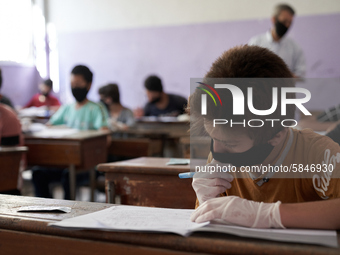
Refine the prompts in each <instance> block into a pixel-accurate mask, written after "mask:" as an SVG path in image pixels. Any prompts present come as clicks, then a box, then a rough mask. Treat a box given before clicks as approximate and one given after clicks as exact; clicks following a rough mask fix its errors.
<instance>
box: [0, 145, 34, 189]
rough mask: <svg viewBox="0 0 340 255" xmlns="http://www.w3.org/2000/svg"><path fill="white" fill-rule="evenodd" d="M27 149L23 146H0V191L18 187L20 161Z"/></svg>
mask: <svg viewBox="0 0 340 255" xmlns="http://www.w3.org/2000/svg"><path fill="white" fill-rule="evenodd" d="M27 151H28V148H27V147H24V146H13V147H1V146H0V192H3V191H8V190H15V189H17V188H18V179H19V174H20V167H21V162H22V158H23V155H24V154H25V153H26V152H27Z"/></svg>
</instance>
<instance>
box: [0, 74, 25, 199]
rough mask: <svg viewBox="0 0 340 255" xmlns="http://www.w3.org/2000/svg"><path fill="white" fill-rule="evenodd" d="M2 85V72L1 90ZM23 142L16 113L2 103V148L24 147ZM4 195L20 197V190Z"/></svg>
mask: <svg viewBox="0 0 340 255" xmlns="http://www.w3.org/2000/svg"><path fill="white" fill-rule="evenodd" d="M1 85H2V77H1V71H0V88H1ZM0 97H1V95H0ZM23 141H24V140H23V135H22V132H21V124H20V121H19V119H18V117H17V115H16V113H15V112H14V110H13V109H12V108H10V107H9V106H8V105H4V104H2V103H0V146H17V145H23ZM0 167H1V166H0ZM19 177H20V178H21V175H19ZM19 182H21V180H19ZM19 186H20V185H19ZM2 193H6V194H13V195H20V190H19V189H16V190H10V191H8V192H7V191H6V192H2Z"/></svg>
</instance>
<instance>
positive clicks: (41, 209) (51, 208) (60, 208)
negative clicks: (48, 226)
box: [18, 205, 72, 213]
mask: <svg viewBox="0 0 340 255" xmlns="http://www.w3.org/2000/svg"><path fill="white" fill-rule="evenodd" d="M71 210H72V209H71V207H66V206H41V205H36V206H21V207H20V208H19V209H18V212H63V213H69V212H71Z"/></svg>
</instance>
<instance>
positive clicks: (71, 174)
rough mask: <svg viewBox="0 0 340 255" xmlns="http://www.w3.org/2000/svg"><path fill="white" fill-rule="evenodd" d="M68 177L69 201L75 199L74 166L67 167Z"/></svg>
mask: <svg viewBox="0 0 340 255" xmlns="http://www.w3.org/2000/svg"><path fill="white" fill-rule="evenodd" d="M69 177H70V199H71V200H75V199H76V168H75V166H74V165H70V166H69Z"/></svg>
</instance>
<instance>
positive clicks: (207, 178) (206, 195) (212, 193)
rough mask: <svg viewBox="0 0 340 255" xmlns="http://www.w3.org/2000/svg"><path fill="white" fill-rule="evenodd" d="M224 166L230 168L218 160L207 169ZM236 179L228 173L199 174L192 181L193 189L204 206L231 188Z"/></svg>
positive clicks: (208, 165)
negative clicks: (206, 202)
mask: <svg viewBox="0 0 340 255" xmlns="http://www.w3.org/2000/svg"><path fill="white" fill-rule="evenodd" d="M217 165H218V166H220V167H221V168H222V167H223V166H225V167H228V166H231V165H230V164H224V163H221V162H218V161H216V160H214V159H213V160H212V161H211V162H210V163H209V164H207V165H206V169H208V167H210V166H215V169H217V168H216V166H217ZM233 179H234V177H233V176H232V175H231V174H229V173H226V172H221V171H215V172H197V173H195V175H194V178H193V180H192V187H193V188H194V190H195V193H196V196H197V199H198V201H199V204H203V203H204V202H205V201H207V200H209V199H211V198H215V197H217V196H219V194H221V193H223V192H225V191H226V190H227V189H230V188H231V184H230V182H232V180H233Z"/></svg>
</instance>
